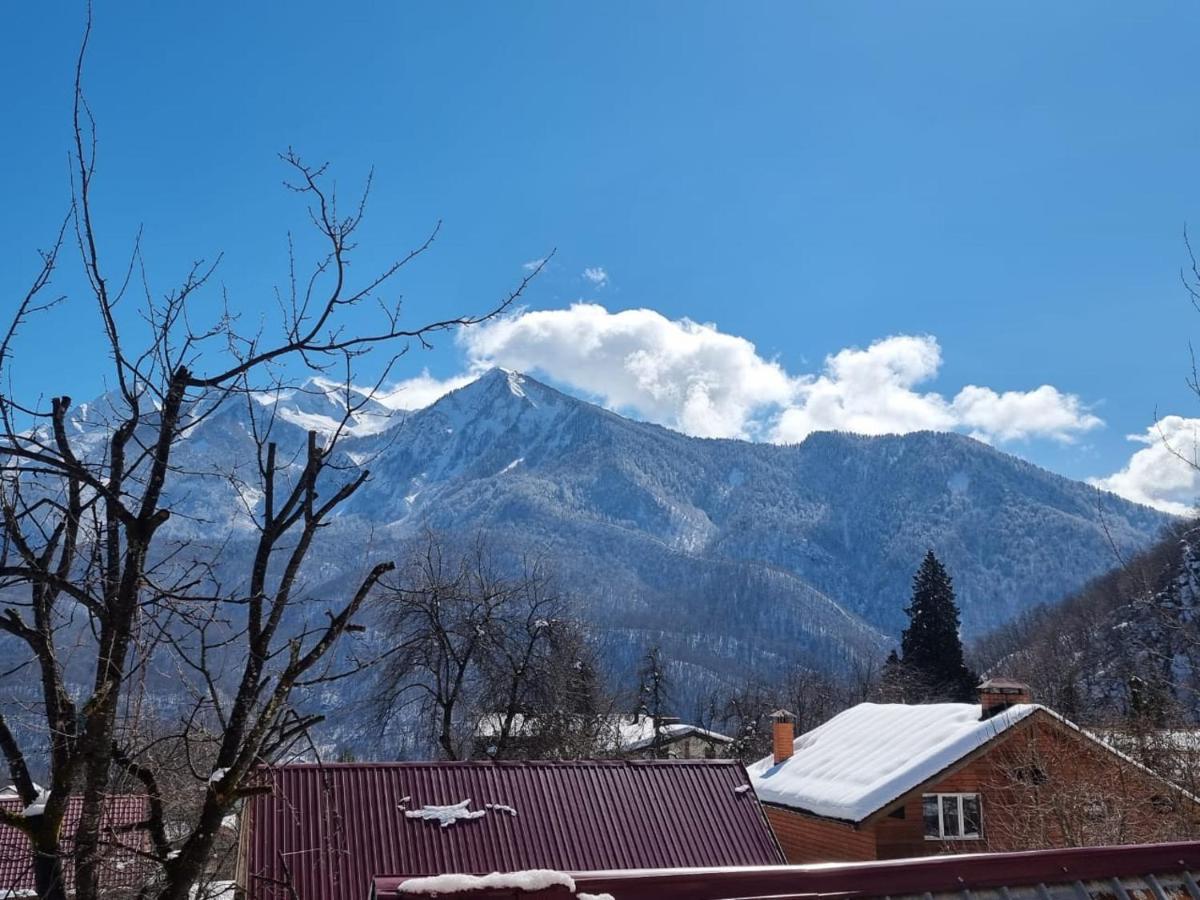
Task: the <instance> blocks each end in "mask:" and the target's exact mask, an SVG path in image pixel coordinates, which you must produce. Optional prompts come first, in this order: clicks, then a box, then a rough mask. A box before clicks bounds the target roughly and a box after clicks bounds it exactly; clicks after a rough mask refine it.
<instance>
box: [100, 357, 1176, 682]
mask: <svg viewBox="0 0 1200 900" xmlns="http://www.w3.org/2000/svg"><path fill="white" fill-rule="evenodd" d="M327 394H328V390H327V385H324V384H323V383H321V382H312V383H310V384H309V385H308V386H306V387H305V388H304V389H301V390H299V391H294V392H289V393H288V394H287V395H285V396H281V397H279V398H274V397H259V398H257V399H255V400H254V401H253V402H252V403H251V405H250V406H248V407H247V406H239V405H237V404H230V405H228V406H226V407H225V408H223V409H221V410H220V411H219V412H218V413H217V414H215V415H212V416H209V417H207V418H203V419H202V420H201V421H200V423H199V424H198V425H197V426H196V427H195V428H194V429H193V430H192V431H191V432H190V433H189V435H188V437H187V438H186V440H185V441H184V442H183V445H182V446H181V447H180V449H179V453H178V461H179V463H180V466H181V469H183V470H186V471H188V472H192V473H200V474H195V475H191V476H189V477H187V478H184V479H183V480H182V481H180V482H177V483H176V486H175V488H174V493H173V501H174V503H175V505H176V510H177V512H179V513H181V514H180V515H178V516H174V517H173V518H172V521H171V523H170V526H169V527H170V528H171V529H172V531H173V532H174V533H175V534H176V535H177V536H179V537H182V538H186V539H188V540H209V539H211V538H214V537H215V538H217V539H223V538H224V536H225V535H227V534H228V533H229V532H230V531H231V530H232V531H233V532H234V535H235V538H234V540H232V541H230V542H228V543H227V544H225V545H224V546H225V548H226V549H225V550H224V554H225V557H224V558H225V559H227V560H228V561H229V565H230V567H231V573H232V572H234V571H235V570H234V569H233V568H232V567H233V566H234V560H237V559H239V558H241V556H242V555H243V552H244V550H243V549H241V548H240V546H239V541H238V540H237V538H236V534H237V532H238V531H239V529H242V530H248V529H249V527H250V523H249V520H248V517H247V516H246V510H247V509H252V508H254V507H255V505H256V504H258V503H260V502H261V497H260V496H259V495H258V493H257V490H256V487H255V478H254V477H253V476H254V474H255V473H254V464H253V460H254V452H253V451H254V444H253V441H252V439H251V434H250V431H251V428H250V420H249V414H250V410H253V409H261V410H268V409H272V408H273V409H275V410H276V411H277V413H278V415H277V416H276V420H275V423H274V425H273V431H272V436H273V437H274V438H275V439H277V440H278V441H279V443H280V447H281V454H280V459H281V460H283V461H284V462H286V461H287V460H288V459H289V454H294V453H295V452H297V451H298V450H299V448H300V447H301V446H302V445H303V441H304V435H305V432H306V429H308V428H316V429H318V430H320V429H323V428H327V427H330V426H331V425H332V423H333V421H334V420H335V418H336V417H337V415H338V414H339V412H340V409H342V408H343V407H342V406H341V401H340V400H339V398H337V397H336V396H327ZM101 406H102V404H94V405H93V406H92V407H91V412H92V419H89V420H88V421H87V422H83V423H77V427H78V428H80V429H81V430H85V431H86V430H87V429H88V428H92V429H95V428H97V427H100V426H99V425H97V424H96V423H95V421H93V420H94V419H95V418H96V416H95V410H96V409H98V408H101ZM364 412H365V413H366V415H364V416H360V417H359V420H358V421H356V422H354V423H353V427H352V428H351V430H350V433H349V435H348V436H346V437H344V438H343V440H342V442H341V443H340V444H339V446H340V448H341V449H340V452H341V454H342V457H341V462H342V464H343V465H344V466H345V467H346V468H348V469H356V468H357V467H360V466H364V467H367V468H368V469H369V470H370V471H371V478H370V480H369V481H368V482H367V484H366V485H364V486H363V488H362V489H361V490H360V491H359V492H358V493H356V494H355V495H354V496H353V497H352V498H351V500H350V501H349V502H348V503H347V504H346V505H345V507H344V509H343V510H342V511H341V513H340V515H339V517H338V520H337V522H336V524H335V525H334V526H333V527H331V528H329V529H327V530H326V532H325V533H324V535H323V538H322V540H321V541H320V542H319V543H318V547H317V548H316V551H315V556H314V558H313V560H312V561H311V564H310V565H309V566H308V570H309V571H310V572H311V573H312V575H311V576H310V580H311V581H312V582H313V591H314V593H319V588H320V585H321V584H322V583H324V584H332V583H336V582H337V581H339V580H341V579H344V578H346V577H347V576H348V575H349V574H350V573H351V571H353V570H355V569H356V568H358V567H361V566H362V565H363V564H364V562H365V559H366V557H367V553H366V551H365V550H364V547H365V546H366V545H368V544H370V545H371V547H372V550H371V552H372V553H375V554H376V555H378V554H381V553H382V554H386V555H397V554H399V553H402V552H403V545H404V544H405V543H406V542H408V541H410V540H412V539H413V538H415V537H417V536H419V535H420V534H421V532H422V531H423V530H424V529H425V528H427V527H434V528H436V529H439V530H442V531H445V532H448V533H452V534H458V535H462V536H472V535H474V534H476V533H478V532H480V531H483V532H486V533H487V534H488V536H489V538H490V540H491V541H492V542H493V543H494V544H496V545H497V546H498V547H499V548H500V549H501V550H505V551H511V552H512V553H514V554H518V553H535V554H539V555H541V556H544V557H547V558H548V559H549V560H550V561H551V562H552V563H553V565H554V567H555V568H556V569H557V571H558V572H559V574H560V576H561V580H562V582H563V583H564V585H565V586H566V587H567V588H569V589H570V590H571V591H572V592H573V593H574V594H576V595H577V596H578V597H579V598H580V599H581V601H582V602H583V604H584V606H585V613H586V615H587V616H588V618H589V619H590V620H591V621H592V622H593V623H594V624H595V625H596V626H597V627H598V628H600V629H603V630H604V631H605V632H606V633H607V634H608V635H610V636H611V637H613V640H614V643H613V649H612V653H613V654H614V655H615V656H616V657H617V658H618V659H617V662H618V664H619V663H621V662H622V661H624V659H625V658H626V657H630V656H631V655H632V654H634V653H635V652H637V650H638V648H640V647H642V646H644V645H645V644H646V643H648V642H650V641H662V642H663V643H664V645H666V647H667V649H669V650H670V651H671V652H672V654H673V655H674V656H675V657H676V658H677V659H678V660H680V661H681V663H682V664H685V665H690V666H693V667H694V670H695V671H696V672H706V673H708V674H709V675H710V676H712V677H720V676H721V675H722V673H732V672H739V673H745V672H746V671H749V670H759V671H763V672H767V671H769V670H773V669H777V668H779V667H782V666H785V665H791V664H795V663H798V662H799V663H807V664H810V665H814V666H818V667H822V668H841V667H844V666H846V665H847V664H849V663H850V662H852V661H853V660H854V659H856V658H859V657H861V656H862V655H864V654H869V655H875V654H877V653H878V652H879V650H880V649H881V648H882V647H884V646H885V645H886V644H887V643H888V642H889V641H890V640H891V639H894V637H895V635H896V634H897V633H898V630H899V628H900V627H901V625H902V623H903V620H904V616H903V607H904V605H905V603H906V602H907V599H908V595H909V580H910V578H911V575H912V572H913V571H914V570H915V568H916V566H917V564H918V563H919V561H920V559H921V557H922V555H923V554H924V553H925V551H926V550H927V549H930V548H932V549H933V550H934V551H935V552H936V553H937V554H938V555H939V557H941V558H942V559H943V561H944V562H945V563H946V564H947V567H948V568H949V570H950V571H951V573H952V574H953V575H954V577H955V582H956V587H957V589H958V593H959V599H960V603H961V606H962V609H963V623H964V630H965V632H966V633H967V634H968V635H970V634H978V633H980V632H982V631H984V630H985V629H988V628H990V627H993V626H995V625H998V624H1000V623H1003V622H1005V621H1008V620H1010V619H1011V618H1012V617H1013V616H1015V615H1016V614H1018V613H1020V612H1021V611H1023V610H1027V609H1029V608H1031V607H1033V606H1035V605H1036V604H1039V603H1042V602H1047V601H1051V600H1055V599H1057V598H1059V597H1061V596H1063V595H1065V594H1067V593H1068V592H1070V591H1072V590H1075V589H1077V588H1079V587H1080V586H1081V585H1082V584H1084V583H1085V582H1086V581H1087V580H1088V579H1090V578H1093V577H1095V576H1096V575H1098V574H1099V573H1101V572H1104V571H1106V570H1107V569H1108V568H1110V567H1111V565H1112V564H1113V562H1114V559H1115V557H1114V547H1115V548H1118V549H1119V550H1121V551H1122V552H1125V553H1128V552H1131V551H1135V550H1138V549H1140V548H1142V547H1144V546H1146V545H1147V544H1148V543H1149V542H1150V541H1151V540H1152V539H1153V538H1154V537H1155V536H1156V534H1157V533H1158V532H1159V531H1160V530H1161V529H1162V527H1163V526H1164V525H1165V524H1166V523H1167V522H1168V519H1167V517H1165V516H1164V515H1162V514H1160V513H1157V512H1155V511H1153V510H1150V509H1147V508H1145V507H1140V506H1137V505H1135V504H1132V503H1129V502H1127V501H1124V500H1121V499H1120V498H1118V497H1116V496H1114V495H1111V494H1104V493H1101V492H1098V491H1096V490H1095V489H1094V488H1091V487H1088V486H1086V485H1083V484H1080V483H1078V482H1073V481H1070V480H1069V479H1066V478H1062V477H1060V476H1057V475H1053V474H1051V473H1049V472H1046V471H1044V470H1042V469H1039V468H1037V467H1036V466H1033V465H1030V464H1029V463H1026V462H1023V461H1021V460H1018V459H1016V458H1015V457H1012V456H1009V455H1007V454H1004V453H1000V452H998V451H996V450H995V449H993V448H991V447H988V446H986V445H984V444H982V443H979V442H977V441H974V440H971V439H970V438H966V437H963V436H960V435H953V434H934V433H919V434H910V435H904V436H886V437H861V436H855V435H849V434H836V433H823V434H815V435H813V436H811V437H810V438H808V439H807V440H806V441H804V442H803V443H801V444H798V445H794V446H776V445H769V444H752V443H746V442H742V441H733V440H708V439H700V438H692V437H687V436H685V435H682V434H678V433H676V432H672V431H669V430H667V429H664V428H661V427H658V426H655V425H650V424H646V423H640V422H634V421H631V420H628V419H625V418H623V417H621V416H619V415H616V414H614V413H612V412H609V411H607V410H604V409H601V408H599V407H597V406H594V405H592V404H589V403H586V402H584V401H581V400H578V399H575V398H572V397H569V396H567V395H564V394H562V393H560V392H558V391H556V390H554V389H552V388H550V387H548V386H546V385H544V384H541V383H539V382H538V381H536V380H534V379H532V378H528V377H526V376H522V375H519V374H516V373H512V372H506V371H503V370H493V371H491V372H488V373H486V374H485V375H483V376H482V377H481V378H479V379H478V380H477V381H475V382H473V383H472V384H470V385H468V386H466V387H464V388H461V389H460V390H457V391H455V392H453V393H451V394H448V395H446V396H445V397H443V398H442V399H441V400H439V401H438V402H437V403H435V404H433V405H432V406H430V407H427V408H426V409H423V410H420V411H417V412H414V413H396V414H394V415H392V416H391V417H390V418H388V411H387V410H386V409H383V408H382V407H379V406H373V407H371V408H369V409H367V410H365V411H364ZM231 463H232V464H233V465H234V466H235V467H236V468H237V472H238V477H237V478H234V479H229V478H227V477H221V476H219V475H218V474H217V473H221V472H223V471H224V470H226V469H228V467H229V466H230V464H231ZM203 473H210V474H207V475H205V474H203ZM249 537H250V535H249V534H248V533H247V534H246V537H245V540H248V539H249Z"/></svg>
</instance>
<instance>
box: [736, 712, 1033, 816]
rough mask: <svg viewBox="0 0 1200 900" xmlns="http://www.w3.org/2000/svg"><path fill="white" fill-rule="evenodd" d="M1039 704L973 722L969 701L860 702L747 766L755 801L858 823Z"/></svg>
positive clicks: (1009, 725) (1026, 714)
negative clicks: (783, 754) (790, 747)
mask: <svg viewBox="0 0 1200 900" xmlns="http://www.w3.org/2000/svg"><path fill="white" fill-rule="evenodd" d="M1041 708H1042V707H1039V706H1037V705H1036V704H1020V705H1017V706H1013V707H1010V708H1009V709H1007V710H1005V711H1004V712H1001V713H999V714H997V715H995V716H992V717H991V718H990V719H984V720H982V721H981V720H980V718H979V716H980V708H979V706H978V705H976V704H972V703H928V704H921V705H913V706H910V705H906V704H901V703H882V704H881V703H860V704H859V705H858V706H855V707H852V708H850V709H848V710H846V711H845V712H843V713H841V714H839V715H837V716H834V717H833V718H832V719H830V720H829V721H828V722H826V723H825V724H824V725H821V726H820V727H818V728H814V729H813V730H812V731H809V732H807V733H806V734H802V735H800V736H799V737H798V738H796V740H795V743H794V748H795V750H794V755H793V756H792V757H791V758H790V759H786V760H784V761H783V762H782V763H780V764H779V765H775V762H774V758H773V757H772V756H767V757H765V758H763V759H760V760H759V761H758V762H756V763H754V764H753V765H751V766H749V767H748V769H747V771H748V772H749V773H750V782H751V783H752V784H753V785H754V790H755V793H757V794H758V799H759V800H762V801H763V802H766V803H778V804H781V805H783V806H790V807H794V808H798V809H803V810H807V811H808V812H811V813H815V814H816V815H818V816H828V817H829V818H833V819H844V820H847V821H850V822H859V821H862V820H863V819H865V818H866V817H867V816H869V815H870V814H871V813H873V812H875V811H876V810H878V809H880V808H881V807H883V806H885V805H886V804H887V803H889V802H890V801H892V800H895V799H896V798H897V797H899V796H901V795H902V794H904V793H907V792H908V791H910V790H912V789H913V788H915V787H916V786H917V785H919V784H921V783H922V782H924V781H926V780H927V779H929V778H932V777H933V776H934V775H936V774H937V773H938V772H940V771H942V769H944V768H946V767H947V766H949V765H951V764H953V763H955V762H957V761H958V760H959V759H962V757H963V756H965V755H966V754H968V753H970V752H971V751H972V750H974V749H975V748H977V747H980V746H982V745H983V744H985V743H986V742H987V741H989V740H991V739H992V738H993V737H995V736H996V735H998V734H1000V733H1001V732H1003V731H1005V730H1006V729H1008V728H1010V727H1012V726H1013V725H1015V724H1016V723H1017V722H1019V721H1021V720H1022V719H1024V718H1025V717H1026V716H1028V715H1031V714H1032V713H1033V712H1034V711H1035V710H1038V709H1041Z"/></svg>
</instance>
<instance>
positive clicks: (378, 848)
mask: <svg viewBox="0 0 1200 900" xmlns="http://www.w3.org/2000/svg"><path fill="white" fill-rule="evenodd" d="M260 777H261V778H262V779H263V780H264V782H265V783H266V784H267V785H268V786H270V788H271V792H270V793H269V794H259V795H256V796H254V797H252V798H251V799H250V800H249V801H248V808H247V814H246V815H244V816H243V824H242V827H243V828H244V829H248V831H247V832H246V833H245V834H244V835H243V852H244V854H245V860H244V866H243V867H242V871H244V872H245V879H246V882H247V884H246V887H247V889H248V892H249V897H250V898H251V900H286V898H288V897H289V896H290V893H289V891H288V889H287V887H286V885H287V883H288V881H289V879H290V881H291V884H292V885H293V886H294V888H295V889H296V891H297V893H298V895H299V896H300V897H302V898H304V900H361V898H363V897H365V896H366V893H367V891H368V889H369V887H370V884H371V880H372V878H373V877H374V876H377V875H436V874H439V873H442V872H465V873H471V874H487V873H489V872H494V871H513V870H523V869H531V868H552V869H576V870H578V869H611V868H643V867H652V868H661V867H678V866H744V865H771V864H777V863H780V862H782V861H783V857H782V855H781V853H780V851H779V847H778V845H777V844H776V842H775V838H774V836H773V835H772V834H771V831H770V828H769V826H768V825H767V822H766V819H765V817H764V815H763V812H762V809H761V807H760V806H759V804H758V802H757V801H756V799H755V797H754V793H753V791H752V790H750V788H749V781H748V779H747V777H746V771H745V769H744V768H743V767H742V766H741V764H740V763H737V762H735V761H727V760H689V761H683V760H638V761H618V760H603V761H571V762H493V761H473V762H451V763H382V764H363V765H360V764H332V765H324V766H317V765H303V766H283V767H279V768H276V769H271V770H263V771H262V772H261V773H260ZM464 801H469V803H467V804H466V805H465V806H462V808H461V809H460V810H458V811H457V812H455V811H441V812H438V811H436V810H427V814H428V815H429V816H430V818H428V819H426V818H421V817H420V815H421V814H422V811H423V810H426V808H428V807H449V806H455V805H459V804H463V802H464ZM436 816H441V817H442V818H444V819H449V820H450V822H451V824H449V825H446V826H443V825H442V824H441V822H440V821H439V819H438V818H436ZM468 816H469V817H468Z"/></svg>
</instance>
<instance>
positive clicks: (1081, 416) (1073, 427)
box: [954, 384, 1104, 443]
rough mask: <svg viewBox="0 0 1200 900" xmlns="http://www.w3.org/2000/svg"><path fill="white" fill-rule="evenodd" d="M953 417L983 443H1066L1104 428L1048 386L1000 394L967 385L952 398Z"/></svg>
mask: <svg viewBox="0 0 1200 900" xmlns="http://www.w3.org/2000/svg"><path fill="white" fill-rule="evenodd" d="M954 413H955V417H956V418H957V419H958V421H959V422H960V423H961V424H962V425H964V426H966V427H967V428H970V429H972V430H973V433H975V435H976V436H977V437H982V438H983V439H985V440H987V439H991V440H999V441H1019V440H1027V439H1029V438H1031V437H1048V438H1053V439H1054V440H1056V441H1062V442H1064V443H1069V442H1070V441H1072V440H1074V438H1075V435H1076V434H1077V433H1079V432H1081V431H1090V430H1092V429H1093V428H1099V427H1100V426H1101V425H1103V424H1104V423H1103V421H1101V419H1100V418H1099V417H1098V416H1095V415H1093V414H1092V413H1090V412H1088V411H1087V409H1085V408H1084V406H1083V403H1082V402H1081V401H1080V399H1079V398H1078V397H1076V396H1075V395H1074V394H1064V393H1062V392H1061V391H1060V390H1058V388H1056V387H1052V386H1051V385H1048V384H1043V385H1042V386H1041V387H1040V388H1036V389H1034V390H1032V391H1005V392H1004V393H1003V394H997V393H996V392H995V391H993V390H992V389H991V388H985V387H978V386H976V385H973V384H969V385H967V386H966V387H965V388H963V389H962V390H961V391H959V392H958V396H956V397H955V398H954Z"/></svg>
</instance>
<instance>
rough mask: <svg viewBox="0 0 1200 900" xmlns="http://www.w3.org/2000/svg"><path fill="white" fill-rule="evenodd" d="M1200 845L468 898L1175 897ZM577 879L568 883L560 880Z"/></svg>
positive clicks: (381, 897)
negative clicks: (606, 896)
mask: <svg viewBox="0 0 1200 900" xmlns="http://www.w3.org/2000/svg"><path fill="white" fill-rule="evenodd" d="M1196 872H1200V843H1183V844H1152V845H1140V846H1139V845H1134V846H1126V847H1088V848H1082V849H1080V848H1075V849H1069V850H1038V851H1033V852H1025V853H980V854H972V855H947V856H932V857H925V858H923V859H897V860H887V861H884V862H865V863H823V864H820V865H811V866H769V867H760V868H726V869H683V870H674V871H638V872H632V871H624V872H575V873H564V875H565V877H563V876H559V877H558V878H557V879H548V878H543V881H546V882H551V881H554V882H557V884H556V885H555V886H550V887H545V888H543V889H540V890H532V891H517V890H512V889H510V888H504V887H498V888H490V889H483V890H476V891H470V892H468V893H463V894H461V896H462V897H463V900H468V898H469V900H572V898H575V897H583V896H593V897H603V896H605V895H608V896H611V897H614V898H617V900H734V898H736V900H813V898H816V897H824V898H831V900H832V898H841V900H850V898H856V900H872V898H884V897H888V898H891V900H916V898H922V900H1068V898H1069V900H1129V898H1157V900H1168V898H1170V900H1175V898H1187V900H1195V898H1197V897H1200V886H1198V885H1197V883H1196V876H1195V874H1194V873H1196ZM564 884H566V885H569V886H570V887H569V888H568V887H567V886H561V885H564ZM414 896H415V895H414V894H413V893H411V892H410V891H407V890H405V889H404V887H403V882H402V880H401V879H397V878H377V879H375V881H374V883H373V885H372V893H371V900H404V898H408V897H414Z"/></svg>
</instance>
